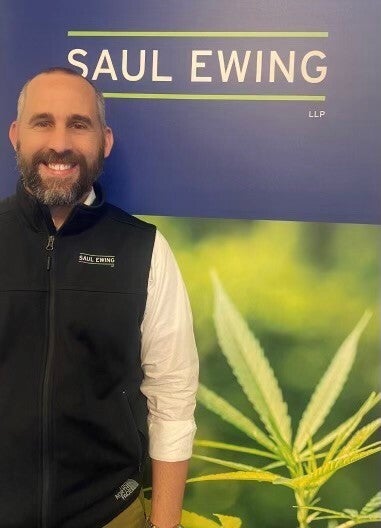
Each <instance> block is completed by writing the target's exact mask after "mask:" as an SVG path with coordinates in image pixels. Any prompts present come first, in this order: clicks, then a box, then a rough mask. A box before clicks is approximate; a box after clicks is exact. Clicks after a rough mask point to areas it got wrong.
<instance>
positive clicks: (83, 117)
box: [66, 114, 93, 126]
mask: <svg viewBox="0 0 381 528" xmlns="http://www.w3.org/2000/svg"><path fill="white" fill-rule="evenodd" d="M73 121H80V122H81V123H84V124H85V125H89V126H93V122H92V120H91V119H90V117H88V116H86V115H82V114H72V115H71V116H69V117H68V118H67V120H66V122H67V123H72V122H73Z"/></svg>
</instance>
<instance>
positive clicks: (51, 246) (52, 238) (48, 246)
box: [46, 235, 54, 251]
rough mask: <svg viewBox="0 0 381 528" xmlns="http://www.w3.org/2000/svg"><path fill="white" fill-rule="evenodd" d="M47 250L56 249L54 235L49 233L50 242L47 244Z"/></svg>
mask: <svg viewBox="0 0 381 528" xmlns="http://www.w3.org/2000/svg"><path fill="white" fill-rule="evenodd" d="M46 249H47V251H53V249H54V236H53V235H49V238H48V244H47V246H46Z"/></svg>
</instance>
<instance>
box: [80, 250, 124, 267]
mask: <svg viewBox="0 0 381 528" xmlns="http://www.w3.org/2000/svg"><path fill="white" fill-rule="evenodd" d="M78 262H79V263H80V264H93V265H95V266H110V267H111V268H113V267H114V266H115V255H91V254H90V253H80V254H79V257H78Z"/></svg>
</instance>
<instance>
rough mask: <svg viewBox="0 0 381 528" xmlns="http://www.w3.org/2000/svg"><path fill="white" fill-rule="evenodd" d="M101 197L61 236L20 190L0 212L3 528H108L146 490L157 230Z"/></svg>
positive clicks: (82, 209)
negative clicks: (145, 388) (148, 356)
mask: <svg viewBox="0 0 381 528" xmlns="http://www.w3.org/2000/svg"><path fill="white" fill-rule="evenodd" d="M96 194H97V201H96V205H94V206H90V207H88V206H85V205H80V206H77V207H75V209H74V211H73V212H72V214H71V215H70V217H69V218H68V220H67V221H66V222H65V224H64V225H63V226H62V228H61V229H60V230H59V231H58V232H56V230H55V228H54V225H53V223H52V220H51V217H50V213H49V210H48V208H47V207H45V206H41V205H40V204H38V203H37V201H36V200H35V199H34V198H32V197H31V196H30V195H29V194H27V193H26V192H25V191H24V190H23V188H22V186H21V185H19V186H18V190H17V194H16V195H15V196H13V197H11V198H8V199H6V200H5V201H3V202H1V203H0V528H100V527H102V526H104V525H105V524H106V523H107V522H109V521H110V520H111V519H113V518H114V517H115V516H116V515H118V514H119V513H120V512H121V511H123V510H124V509H125V508H126V507H127V506H128V505H129V504H130V503H131V502H132V501H133V500H134V499H135V498H136V496H137V495H138V493H139V487H140V483H141V472H142V466H143V464H144V459H145V457H146V451H147V431H146V418H147V405H146V400H145V398H144V396H143V395H142V393H141V392H140V384H141V381H142V378H143V374H142V370H141V362H140V344H141V334H140V325H141V322H142V319H143V315H144V310H145V304H146V298H147V283H148V276H149V269H150V263H151V255H152V248H153V244H154V239H155V228H154V226H152V225H150V224H147V223H144V222H142V221H140V220H138V219H136V218H133V217H131V216H130V215H128V214H127V213H125V212H123V211H122V210H120V209H118V208H116V207H114V206H112V205H110V204H107V203H105V202H104V201H103V199H102V193H101V190H100V188H99V187H96Z"/></svg>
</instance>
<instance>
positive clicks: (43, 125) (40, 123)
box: [34, 121, 51, 128]
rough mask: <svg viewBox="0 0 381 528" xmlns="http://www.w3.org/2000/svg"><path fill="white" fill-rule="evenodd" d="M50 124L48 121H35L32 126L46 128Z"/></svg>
mask: <svg viewBox="0 0 381 528" xmlns="http://www.w3.org/2000/svg"><path fill="white" fill-rule="evenodd" d="M50 125H51V123H50V121H37V122H36V123H35V125H34V126H36V127H38V128H46V127H48V126H50Z"/></svg>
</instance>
